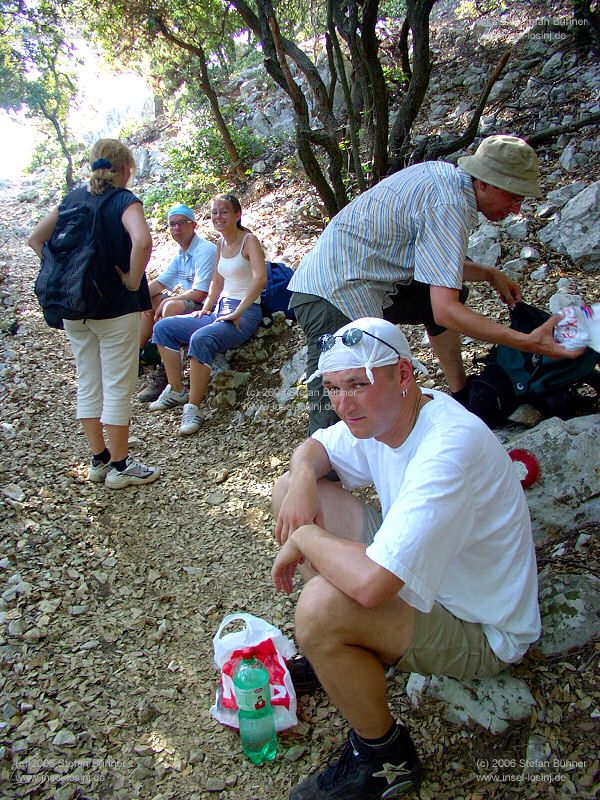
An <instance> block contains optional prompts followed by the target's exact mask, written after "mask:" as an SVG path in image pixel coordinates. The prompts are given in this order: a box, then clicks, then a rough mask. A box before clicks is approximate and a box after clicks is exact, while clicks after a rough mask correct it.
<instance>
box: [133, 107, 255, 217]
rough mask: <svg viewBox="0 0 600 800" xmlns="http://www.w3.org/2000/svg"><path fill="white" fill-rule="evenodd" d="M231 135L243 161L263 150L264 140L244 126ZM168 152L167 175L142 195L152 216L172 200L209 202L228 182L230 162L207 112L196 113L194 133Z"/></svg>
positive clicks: (158, 213)
mask: <svg viewBox="0 0 600 800" xmlns="http://www.w3.org/2000/svg"><path fill="white" fill-rule="evenodd" d="M231 136H232V138H233V141H234V144H235V146H236V148H237V150H238V152H239V154H240V157H241V158H242V160H244V161H249V162H250V161H252V160H256V159H257V158H258V157H259V156H260V154H261V153H262V152H263V150H264V142H262V140H260V139H259V138H257V137H256V136H254V135H253V134H252V133H251V131H250V129H249V128H247V127H246V126H244V127H241V128H236V129H234V130H232V131H231ZM168 155H169V171H168V173H167V175H165V176H164V177H162V178H161V184H160V186H154V187H152V188H151V189H150V190H149V191H148V192H147V193H146V195H145V197H144V206H145V208H146V210H147V211H148V213H149V214H151V215H152V216H155V217H160V216H161V215H164V214H165V213H166V211H167V209H168V208H169V206H171V205H173V203H174V202H181V203H185V204H186V205H189V206H191V207H194V206H196V205H199V204H203V203H208V202H209V200H210V199H211V197H213V196H214V195H215V194H218V193H219V192H222V191H225V189H226V188H227V187H228V186H229V182H228V179H227V177H226V176H227V171H228V169H229V168H230V166H231V164H230V162H229V158H228V156H227V153H226V151H225V148H224V146H223V140H222V138H221V135H220V134H219V132H218V130H217V129H216V127H215V126H214V123H212V122H211V121H210V118H209V117H208V115H207V114H199V115H198V117H197V119H196V120H195V130H194V131H193V133H191V134H189V135H188V137H187V139H186V140H185V141H183V142H182V143H180V144H177V145H176V146H175V147H172V148H171V149H170V150H169V153H168Z"/></svg>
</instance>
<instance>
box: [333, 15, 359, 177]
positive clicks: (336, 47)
mask: <svg viewBox="0 0 600 800" xmlns="http://www.w3.org/2000/svg"><path fill="white" fill-rule="evenodd" d="M327 31H328V34H329V40H330V42H331V46H332V48H333V53H334V55H335V59H336V63H337V73H338V75H339V79H340V83H341V85H342V89H343V92H344V101H345V103H346V114H347V115H348V132H349V135H350V149H351V151H352V163H353V165H354V174H355V176H356V181H357V183H358V188H359V190H360V191H361V192H364V190H365V189H366V188H367V186H366V183H365V176H364V172H363V168H362V164H361V160H360V143H359V140H358V126H357V124H356V117H355V114H354V109H353V108H352V95H351V93H350V86H349V84H348V78H347V76H346V65H345V64H344V56H343V53H342V48H341V47H340V43H339V40H338V37H337V33H336V30H335V25H334V22H333V7H332V4H331V0H330V1H329V2H328V3H327ZM333 66H334V65H333V64H332V67H333ZM331 72H332V75H333V70H332V71H331ZM332 85H333V80H332Z"/></svg>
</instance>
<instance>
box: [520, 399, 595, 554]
mask: <svg viewBox="0 0 600 800" xmlns="http://www.w3.org/2000/svg"><path fill="white" fill-rule="evenodd" d="M515 447H519V448H523V449H525V450H528V451H530V452H531V453H533V455H534V456H536V458H537V459H538V461H539V463H540V468H541V474H540V477H539V479H538V480H537V481H536V482H535V483H534V484H533V485H532V486H530V487H529V489H528V490H527V504H528V506H529V511H530V513H531V522H532V528H533V535H534V538H535V540H536V541H537V542H541V541H543V540H544V539H545V538H546V537H547V536H548V535H549V534H551V533H553V532H563V531H570V530H572V529H573V527H574V526H575V525H578V524H584V523H586V522H597V521H599V520H600V500H599V499H598V498H599V497H600V470H599V469H598V453H599V452H600V414H592V415H590V416H587V417H576V418H574V419H570V420H561V419H558V418H557V417H552V418H550V419H546V420H544V421H543V422H541V423H540V424H539V425H538V426H537V427H535V428H533V430H531V431H526V432H524V433H519V434H516V435H514V436H513V437H511V439H510V443H509V449H512V448H515Z"/></svg>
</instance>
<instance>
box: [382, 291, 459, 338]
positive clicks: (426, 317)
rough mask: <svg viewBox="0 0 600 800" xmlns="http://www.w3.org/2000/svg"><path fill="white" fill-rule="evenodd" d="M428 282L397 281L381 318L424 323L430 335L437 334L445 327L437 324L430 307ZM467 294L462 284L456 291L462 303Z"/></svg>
mask: <svg viewBox="0 0 600 800" xmlns="http://www.w3.org/2000/svg"><path fill="white" fill-rule="evenodd" d="M429 289H430V286H429V284H428V283H420V282H419V281H412V282H411V283H408V284H405V283H397V284H396V293H395V294H393V295H391V296H390V300H391V301H392V305H391V306H388V307H387V308H384V309H383V318H384V319H387V321H388V322H393V323H394V325H424V326H425V330H426V331H427V333H428V334H429V335H430V336H439V335H440V334H441V333H444V331H445V330H446V328H443V327H442V326H441V325H438V324H437V322H436V321H435V318H434V316H433V309H432V308H431V294H430V292H429ZM468 296H469V289H468V287H467V286H465V285H464V284H463V287H462V289H461V290H460V291H459V293H458V299H459V301H460V302H461V303H462V304H463V305H464V304H465V303H466V302H467V297H468Z"/></svg>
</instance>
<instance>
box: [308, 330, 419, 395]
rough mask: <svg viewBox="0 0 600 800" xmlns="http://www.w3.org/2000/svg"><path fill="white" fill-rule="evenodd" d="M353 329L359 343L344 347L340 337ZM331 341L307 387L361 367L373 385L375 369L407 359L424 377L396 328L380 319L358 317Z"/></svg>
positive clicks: (400, 332)
mask: <svg viewBox="0 0 600 800" xmlns="http://www.w3.org/2000/svg"><path fill="white" fill-rule="evenodd" d="M355 328H358V329H359V330H361V331H363V336H362V338H361V339H360V341H358V342H357V343H356V344H353V345H350V344H349V345H346V344H344V343H343V341H342V337H343V335H344V333H347V332H348V331H351V330H353V329H355ZM369 334H370V335H369ZM334 337H335V338H334V345H333V347H332V348H331V349H330V350H326V351H325V352H322V353H321V355H320V356H319V368H318V369H317V370H316V371H315V372H313V374H312V375H310V376H309V377H308V378H307V383H310V381H312V380H313V379H314V378H320V377H321V376H322V375H323V373H324V372H339V371H340V370H343V369H352V368H354V367H364V369H365V370H366V373H367V378H368V379H369V381H370V382H371V383H373V382H374V379H373V369H374V368H375V367H385V366H388V365H389V364H395V363H396V362H397V361H399V359H400V358H407V359H408V360H409V361H410V363H411V364H412V365H413V367H414V368H415V369H417V370H419V371H424V372H425V373H427V370H426V368H425V367H424V366H423V365H422V364H421V363H420V362H419V361H417V360H416V359H414V358H413V357H412V355H411V353H410V347H409V346H408V342H407V341H406V336H405V335H404V334H403V333H402V331H401V330H400V328H398V327H397V326H396V325H393V324H392V323H391V322H387V321H386V320H384V319H377V317H362V318H361V319H357V320H354V322H349V323H348V324H347V325H344V326H343V327H341V328H340V329H339V330H338V331H336V332H335V334H334Z"/></svg>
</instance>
